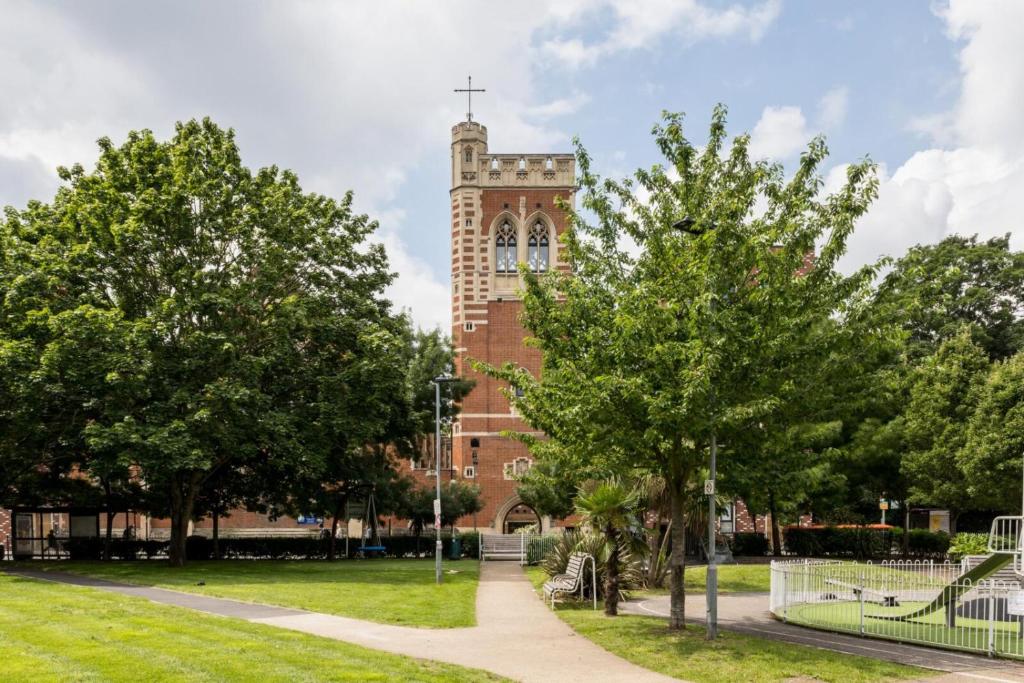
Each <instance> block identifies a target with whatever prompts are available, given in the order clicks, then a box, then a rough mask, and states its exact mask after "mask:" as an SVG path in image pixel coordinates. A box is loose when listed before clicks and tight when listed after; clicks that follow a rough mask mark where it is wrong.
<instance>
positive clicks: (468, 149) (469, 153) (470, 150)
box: [463, 147, 473, 164]
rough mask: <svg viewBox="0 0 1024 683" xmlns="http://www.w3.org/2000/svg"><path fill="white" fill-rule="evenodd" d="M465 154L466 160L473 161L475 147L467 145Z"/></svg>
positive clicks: (467, 161)
mask: <svg viewBox="0 0 1024 683" xmlns="http://www.w3.org/2000/svg"><path fill="white" fill-rule="evenodd" d="M463 154H464V157H463V158H464V159H465V160H466V163H467V164H471V163H473V148H472V147H466V149H465V151H464V152H463Z"/></svg>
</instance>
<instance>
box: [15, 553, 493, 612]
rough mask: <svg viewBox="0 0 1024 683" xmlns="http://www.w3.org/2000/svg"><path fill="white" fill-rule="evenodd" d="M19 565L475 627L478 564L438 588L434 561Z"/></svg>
mask: <svg viewBox="0 0 1024 683" xmlns="http://www.w3.org/2000/svg"><path fill="white" fill-rule="evenodd" d="M21 566H25V567H31V568H32V569H42V570H53V571H67V572H74V573H77V574H86V575H88V576H95V577H99V578H103V579H110V580H113V581H123V582H125V583H134V584H140V585H145V586H157V587H160V588H173V589H175V590H180V591H188V592H190V593H202V594H203V595H212V596H215V597H220V598H233V599H235V600H243V601H245V602H259V603H265V604H269V605H279V606H282V607H295V608H298V609H305V610H310V611H313V612H325V613H327V614H336V615H339V616H344V617H353V618H356V619H366V620H368V621H376V622H380V623H385V624H399V625H403V626H420V627H429V628H454V627H458V626H473V625H474V624H475V623H476V586H477V579H478V578H479V574H480V565H479V563H478V562H477V561H476V560H459V561H457V562H445V563H444V569H445V576H444V583H442V584H441V585H440V586H438V585H436V584H435V583H434V561H433V560H384V559H380V560H339V561H337V562H325V561H315V560H296V561H287V560H280V561H278V560H221V561H211V562H190V563H188V565H187V566H185V567H183V568H180V569H174V568H171V567H169V566H168V565H167V564H166V563H165V562H159V561H142V560H140V561H136V562H123V561H120V562H119V561H115V562H34V563H24V564H22V565H21ZM200 581H201V582H204V583H205V585H203V586H199V585H197V584H198V583H199V582H200Z"/></svg>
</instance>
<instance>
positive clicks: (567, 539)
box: [540, 531, 644, 600]
mask: <svg viewBox="0 0 1024 683" xmlns="http://www.w3.org/2000/svg"><path fill="white" fill-rule="evenodd" d="M573 553H586V554H587V555H590V556H592V557H593V558H594V564H595V565H596V566H595V568H596V570H597V595H598V597H604V595H605V590H604V586H605V572H606V569H607V562H608V542H607V541H606V540H605V538H604V537H603V536H601V535H600V534H595V533H592V532H589V531H567V532H566V533H564V534H560V535H559V536H557V537H555V541H554V543H553V544H552V545H551V547H550V548H549V549H548V552H547V554H546V555H545V556H544V560H543V561H542V562H541V564H540V566H541V568H542V569H543V570H544V573H546V574H547V575H548V576H555V575H557V574H564V573H565V570H566V568H567V567H568V566H569V557H570V556H571V555H572V554H573ZM642 558H643V555H642V552H638V549H637V548H636V546H635V544H627V545H623V546H620V547H619V580H618V596H617V600H625V599H626V598H627V597H628V592H629V591H630V590H635V589H637V588H641V587H643V585H644V568H643V562H642ZM593 591H594V585H593V580H592V575H591V570H590V562H589V561H588V562H587V564H586V567H585V568H584V572H583V593H584V595H593Z"/></svg>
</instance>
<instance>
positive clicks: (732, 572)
mask: <svg viewBox="0 0 1024 683" xmlns="http://www.w3.org/2000/svg"><path fill="white" fill-rule="evenodd" d="M528 572H539V574H534V575H535V576H537V577H540V576H543V575H544V571H543V570H542V569H540V567H529V569H528ZM707 576H708V568H707V567H706V566H704V565H699V566H694V567H687V568H686V573H685V574H684V577H685V579H684V581H685V585H686V590H687V591H688V592H695V593H703V592H704V588H705V586H706V585H707ZM531 580H533V579H532V577H531ZM545 580H546V579H545ZM770 582H771V571H770V568H769V565H767V564H723V565H720V566H719V567H718V592H720V593H759V592H764V593H767V592H768V590H769V589H770V587H771V586H770ZM543 583H544V580H542V581H541V584H543ZM667 592H668V588H667V587H666V588H654V589H650V590H644V591H639V592H638V594H639V595H644V594H647V595H658V594H664V593H667Z"/></svg>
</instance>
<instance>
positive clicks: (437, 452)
mask: <svg viewBox="0 0 1024 683" xmlns="http://www.w3.org/2000/svg"><path fill="white" fill-rule="evenodd" d="M454 379H455V378H454V377H449V376H448V375H439V376H437V377H435V378H434V480H435V483H436V486H437V488H436V492H437V496H436V497H435V498H434V532H435V534H436V536H437V543H436V544H435V546H434V578H435V580H436V581H437V583H438V584H439V585H440V583H441V555H443V553H442V552H441V384H442V383H443V382H451V381H453V380H454Z"/></svg>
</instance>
